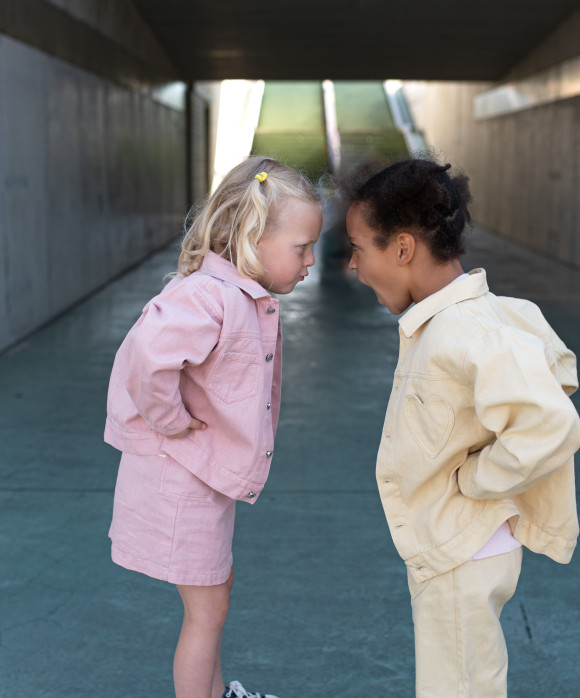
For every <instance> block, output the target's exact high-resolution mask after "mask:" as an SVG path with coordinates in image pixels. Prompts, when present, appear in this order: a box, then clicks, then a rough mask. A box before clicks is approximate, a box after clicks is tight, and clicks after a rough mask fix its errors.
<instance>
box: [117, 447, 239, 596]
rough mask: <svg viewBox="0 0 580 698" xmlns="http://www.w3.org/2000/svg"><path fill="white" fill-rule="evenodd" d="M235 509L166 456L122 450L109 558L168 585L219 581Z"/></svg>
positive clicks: (224, 575)
mask: <svg viewBox="0 0 580 698" xmlns="http://www.w3.org/2000/svg"><path fill="white" fill-rule="evenodd" d="M235 507H236V502H235V500H233V499H230V498H229V497H226V496H225V495H224V494H221V493H220V492H216V490H213V489H212V488H211V487H209V486H208V485H206V484H205V483H204V482H202V481H201V480H200V479H199V478H197V477H195V475H193V474H192V473H190V472H189V470H187V469H186V468H184V467H183V466H182V465H180V464H179V463H177V462H176V461H175V460H173V459H172V458H170V457H169V456H167V455H165V454H159V455H157V456H136V455H132V454H129V453H123V455H122V457H121V463H120V465H119V474H118V476H117V486H116V488H115V501H114V505H113V521H112V523H111V528H110V531H109V537H110V538H111V541H112V549H111V556H112V558H113V562H116V563H117V564H118V565H121V566H122V567H126V568H127V569H130V570H135V571H137V572H142V573H143V574H147V575H149V576H150V577H155V578H156V579H162V580H164V581H167V582H171V583H172V584H184V585H185V584H186V585H195V586H210V585H214V584H223V583H224V582H225V581H227V579H228V577H229V575H230V571H231V568H232V538H233V532H234V516H235Z"/></svg>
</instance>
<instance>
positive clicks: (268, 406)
mask: <svg viewBox="0 0 580 698" xmlns="http://www.w3.org/2000/svg"><path fill="white" fill-rule="evenodd" d="M266 409H267V410H271V409H272V403H271V402H269V403H268V404H267V405H266Z"/></svg>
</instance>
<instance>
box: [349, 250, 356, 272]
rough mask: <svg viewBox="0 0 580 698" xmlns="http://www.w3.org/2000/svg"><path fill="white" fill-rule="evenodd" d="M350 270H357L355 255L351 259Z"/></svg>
mask: <svg viewBox="0 0 580 698" xmlns="http://www.w3.org/2000/svg"><path fill="white" fill-rule="evenodd" d="M348 268H349V269H356V262H355V261H354V254H353V255H351V257H350V262H349V263H348Z"/></svg>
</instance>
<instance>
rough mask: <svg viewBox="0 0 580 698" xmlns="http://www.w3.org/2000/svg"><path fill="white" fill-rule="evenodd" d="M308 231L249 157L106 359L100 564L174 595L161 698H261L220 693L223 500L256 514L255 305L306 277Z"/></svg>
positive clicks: (262, 375) (271, 177) (230, 507)
mask: <svg viewBox="0 0 580 698" xmlns="http://www.w3.org/2000/svg"><path fill="white" fill-rule="evenodd" d="M321 223H322V213H321V201H320V198H319V195H318V192H317V190H316V189H315V188H314V186H313V185H312V184H311V183H310V182H309V181H308V180H306V179H305V178H304V177H303V176H302V175H301V174H299V173H298V172H296V171H294V170H292V169H290V168H288V167H286V166H284V165H281V164H280V163H278V162H277V161H275V160H272V159H268V158H262V157H253V158H250V159H248V160H247V161H245V162H243V163H242V164H240V165H238V166H237V167H235V168H234V169H233V170H232V171H231V172H230V173H229V174H228V175H227V176H226V177H225V178H224V180H223V182H222V183H221V184H220V186H219V187H218V188H217V190H216V191H215V192H214V194H212V195H211V196H210V197H209V199H208V201H207V202H206V204H205V206H204V207H203V208H202V209H201V210H200V211H199V212H198V213H197V215H196V216H195V218H194V220H193V222H192V224H191V227H190V228H189V230H188V231H187V234H186V235H185V238H184V240H183V245H182V252H181V255H180V258H179V272H178V273H177V275H175V277H174V278H173V279H172V280H171V281H170V282H169V283H168V284H167V285H166V286H165V288H164V289H163V290H162V292H161V293H160V294H159V295H158V296H155V297H154V298H153V299H152V300H150V301H149V303H147V305H146V306H145V308H144V309H143V313H142V315H141V317H140V318H139V320H137V322H136V323H135V325H134V326H133V327H132V328H131V330H130V331H129V333H128V335H127V337H126V338H125V340H124V341H123V343H122V345H121V347H120V348H119V350H118V352H117V355H116V358H115V363H114V366H113V370H112V375H111V381H110V387H109V397H108V403H107V412H108V414H107V423H106V429H105V440H106V441H107V442H108V443H109V444H111V445H112V446H114V447H115V448H117V449H119V450H120V451H121V452H122V456H121V463H120V466H119V474H118V478H117V485H116V489H115V500H114V511H113V521H112V524H111V529H110V533H109V535H110V538H111V541H112V558H113V560H114V561H115V562H116V563H117V564H119V565H121V566H123V567H126V568H128V569H131V570H136V571H138V572H142V573H144V574H146V575H149V576H151V577H155V578H157V579H162V580H165V581H168V582H170V583H172V584H175V585H176V586H177V589H178V591H179V594H180V596H181V599H182V601H183V606H184V618H183V626H182V630H181V635H180V637H179V642H178V645H177V649H176V651H175V658H174V682H175V692H176V696H177V698H220V697H223V698H230V697H236V698H242V697H244V698H260V697H261V696H262V694H260V693H248V692H247V691H246V690H245V689H244V688H243V686H242V685H241V684H240V683H239V682H238V681H233V682H231V683H229V685H228V686H226V685H225V684H224V681H223V678H222V671H221V664H220V647H221V638H222V629H223V626H224V623H225V620H226V616H227V613H228V608H229V599H230V591H231V588H232V584H233V568H232V535H233V527H234V512H235V504H236V500H241V501H245V502H248V503H250V504H253V503H255V502H256V501H257V499H258V497H259V495H260V492H261V491H262V488H263V487H264V483H265V482H266V478H267V476H268V472H269V469H270V463H271V460H272V455H273V453H274V434H275V431H276V425H277V422H278V414H279V407H280V379H281V358H282V357H281V351H282V346H281V331H280V317H279V307H278V301H277V300H276V299H275V298H274V297H273V296H272V295H271V294H272V293H276V294H286V293H290V292H291V291H292V290H293V289H294V287H295V286H296V284H297V283H299V282H300V281H302V280H303V279H304V277H305V276H307V275H308V268H309V267H310V266H311V265H312V264H314V253H313V246H314V244H315V242H316V240H317V239H318V236H319V234H320V228H321ZM263 698H268V697H267V696H265V697H263ZM270 698H275V697H272V696H270Z"/></svg>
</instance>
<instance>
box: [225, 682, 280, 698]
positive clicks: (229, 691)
mask: <svg viewBox="0 0 580 698" xmlns="http://www.w3.org/2000/svg"><path fill="white" fill-rule="evenodd" d="M222 698H278V697H277V696H273V695H272V694H271V693H248V691H246V689H245V688H244V687H243V686H242V684H241V683H240V682H239V681H232V682H231V684H230V685H229V686H226V690H225V691H224V692H223V693H222Z"/></svg>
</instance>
